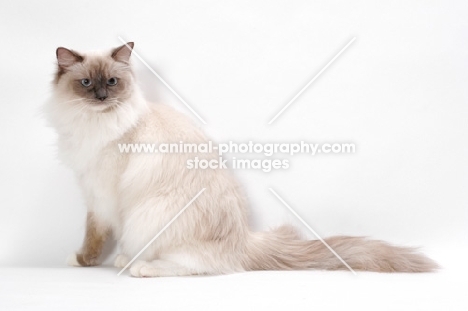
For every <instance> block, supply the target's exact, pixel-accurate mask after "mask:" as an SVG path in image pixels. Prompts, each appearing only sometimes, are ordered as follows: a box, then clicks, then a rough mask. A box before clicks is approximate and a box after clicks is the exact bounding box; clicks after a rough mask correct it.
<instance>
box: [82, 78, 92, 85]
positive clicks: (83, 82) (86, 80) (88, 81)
mask: <svg viewBox="0 0 468 311" xmlns="http://www.w3.org/2000/svg"><path fill="white" fill-rule="evenodd" d="M81 84H82V85H83V86H85V87H88V86H90V85H91V80H89V79H83V80H81Z"/></svg>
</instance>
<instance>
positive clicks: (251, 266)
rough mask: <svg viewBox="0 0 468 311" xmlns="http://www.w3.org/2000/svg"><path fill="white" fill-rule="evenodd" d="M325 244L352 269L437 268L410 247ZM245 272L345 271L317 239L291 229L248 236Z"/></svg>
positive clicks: (343, 240) (352, 241) (343, 241)
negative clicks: (308, 237) (302, 237)
mask: <svg viewBox="0 0 468 311" xmlns="http://www.w3.org/2000/svg"><path fill="white" fill-rule="evenodd" d="M325 242H327V244H328V245H329V246H330V247H331V248H332V249H333V250H334V251H335V252H336V253H337V254H338V255H340V257H341V258H342V259H343V260H344V261H345V262H346V263H347V264H348V265H349V266H350V267H351V268H353V270H366V271H376V272H430V271H434V270H435V269H437V268H438V265H437V264H436V263H435V262H434V261H433V260H431V259H429V258H428V257H426V256H424V255H423V254H420V253H417V252H416V250H415V249H414V248H408V247H398V246H392V245H390V244H388V243H385V242H382V241H375V240H368V239H366V238H363V237H347V236H336V237H331V238H327V239H325ZM247 253H248V254H247V257H248V262H247V263H246V266H247V267H245V268H246V269H247V270H299V269H327V270H339V269H346V266H345V265H344V264H343V263H342V262H341V261H340V260H339V259H338V258H337V257H336V256H335V255H334V254H333V253H332V252H331V251H330V250H329V249H328V248H327V247H326V246H325V245H324V244H323V243H322V242H321V241H318V240H313V241H307V240H301V239H300V237H299V235H298V234H297V232H296V230H295V229H294V228H293V227H289V226H283V227H280V228H278V229H276V230H274V231H270V232H259V233H252V235H251V238H250V240H249V243H248V246H247Z"/></svg>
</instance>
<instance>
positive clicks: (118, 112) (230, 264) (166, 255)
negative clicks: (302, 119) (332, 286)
mask: <svg viewBox="0 0 468 311" xmlns="http://www.w3.org/2000/svg"><path fill="white" fill-rule="evenodd" d="M132 49H133V43H132V42H130V43H128V44H127V45H123V46H120V47H118V48H115V49H112V50H111V51H105V52H101V53H95V52H94V53H78V52H75V51H72V50H69V49H66V48H58V49H57V60H58V66H57V73H56V77H55V80H54V83H53V86H54V87H53V89H54V91H53V99H52V100H51V101H50V102H49V103H47V105H46V112H47V116H48V119H49V120H50V122H51V124H52V125H53V126H54V127H55V129H56V130H57V133H58V146H59V154H60V158H61V160H62V161H63V162H64V163H66V164H67V165H68V166H69V167H71V168H72V169H73V170H74V171H75V173H76V176H77V179H78V181H79V184H80V187H81V189H82V192H83V195H84V197H85V199H86V203H87V208H88V216H87V229H86V236H85V239H84V243H83V246H82V248H81V250H80V251H79V252H78V253H77V254H74V255H73V256H72V257H71V258H70V260H69V263H70V264H71V265H77V266H92V265H97V264H98V263H99V261H98V259H99V255H100V254H101V250H102V247H103V245H104V242H105V240H106V239H107V238H108V237H110V236H113V238H115V239H116V240H117V241H118V246H119V248H120V251H121V255H119V256H118V257H117V259H116V262H115V264H116V266H118V267H124V266H125V265H126V264H127V263H128V262H129V259H131V258H133V257H134V256H135V255H136V254H137V253H138V252H139V251H140V250H141V249H143V247H144V246H145V245H146V244H147V243H148V242H149V241H150V240H151V239H152V238H153V237H154V236H155V235H156V234H157V233H158V232H159V231H160V230H161V229H162V228H163V227H164V226H165V225H166V224H167V223H168V222H169V221H170V220H171V219H172V218H173V217H174V216H175V215H176V214H177V213H178V212H179V211H180V210H181V209H182V208H183V207H184V206H185V205H186V204H187V203H188V202H189V201H190V200H191V199H192V198H193V197H194V196H195V195H196V194H197V193H198V192H199V191H200V190H201V189H203V188H206V190H205V191H204V192H203V193H202V194H201V195H200V196H199V197H198V198H197V199H196V200H195V201H194V202H193V204H192V205H191V206H190V207H189V208H188V209H187V210H186V211H185V212H184V213H183V214H182V215H181V216H180V217H179V218H178V219H177V220H176V221H175V222H174V223H173V224H172V225H171V226H170V227H169V228H168V229H167V230H166V231H164V233H163V234H162V235H161V236H159V238H158V239H157V240H156V241H154V243H152V244H151V245H150V246H149V247H148V248H147V249H146V250H145V251H144V252H143V253H142V254H141V256H140V257H139V260H138V261H135V262H134V263H133V264H132V265H131V268H130V273H131V275H132V276H136V277H156V276H176V275H194V274H222V273H232V272H240V271H248V270H259V269H263V270H269V269H271V270H273V269H275V270H278V269H284V270H287V269H345V266H344V265H343V264H342V263H341V261H340V260H339V259H338V258H336V257H335V256H334V255H333V254H332V253H331V252H330V251H329V250H328V249H327V248H326V247H325V246H324V245H323V244H322V243H321V242H320V241H309V240H303V239H301V238H300V236H299V235H298V234H297V233H296V230H295V229H294V228H292V227H288V226H284V227H280V228H278V229H276V230H273V231H270V232H252V231H250V230H249V228H248V225H247V216H246V215H247V207H248V206H247V202H246V198H245V196H244V194H243V193H242V191H241V189H240V188H239V186H238V184H237V182H236V181H235V179H234V178H233V176H232V175H231V173H230V172H229V170H225V169H208V170H193V169H192V170H189V169H187V167H186V161H187V159H189V158H190V159H191V158H194V157H195V156H198V157H199V158H206V159H211V158H213V159H215V158H217V155H216V154H163V153H153V154H146V153H141V154H135V153H134V154H129V153H120V152H119V148H118V144H119V143H127V144H128V143H136V144H138V143H173V142H176V143H177V142H179V141H183V142H187V143H204V142H206V141H207V138H206V137H205V135H204V134H203V133H202V131H201V130H200V129H199V128H197V127H196V126H194V125H193V124H192V122H191V121H190V120H189V119H188V118H186V117H185V116H184V115H183V114H181V113H179V112H177V111H175V110H173V109H171V108H170V107H167V106H164V105H152V104H150V103H148V102H147V101H146V100H145V99H144V98H143V96H142V92H141V91H140V89H139V88H138V86H137V84H136V82H135V76H134V74H133V72H132V68H131V66H130V62H129V59H130V55H131V52H132ZM326 242H327V243H328V244H329V245H330V246H331V247H332V248H333V249H334V250H335V251H336V252H337V253H338V254H339V255H340V256H341V257H342V258H343V260H345V261H346V262H347V263H348V264H349V265H350V266H351V267H352V268H353V269H356V270H369V271H379V272H425V271H432V270H434V269H436V268H437V265H436V264H435V263H434V262H433V261H432V260H430V259H429V258H427V257H425V256H424V255H422V254H419V253H417V252H416V251H415V250H414V249H411V248H405V247H397V246H391V245H389V244H387V243H385V242H382V241H374V240H367V239H365V238H361V237H344V236H341V237H340V236H338V237H331V238H328V239H326Z"/></svg>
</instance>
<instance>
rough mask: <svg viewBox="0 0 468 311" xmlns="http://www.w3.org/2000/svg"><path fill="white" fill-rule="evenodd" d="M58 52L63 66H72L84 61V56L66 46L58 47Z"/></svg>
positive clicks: (58, 59)
mask: <svg viewBox="0 0 468 311" xmlns="http://www.w3.org/2000/svg"><path fill="white" fill-rule="evenodd" d="M56 54H57V62H58V65H59V67H62V68H66V67H70V66H71V65H74V64H76V63H78V62H82V61H83V56H81V55H79V54H78V53H76V52H74V51H72V50H69V49H66V48H62V47H59V48H57V51H56Z"/></svg>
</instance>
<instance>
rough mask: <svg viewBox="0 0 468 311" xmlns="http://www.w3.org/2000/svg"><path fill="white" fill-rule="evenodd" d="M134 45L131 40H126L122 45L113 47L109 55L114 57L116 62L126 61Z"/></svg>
mask: <svg viewBox="0 0 468 311" xmlns="http://www.w3.org/2000/svg"><path fill="white" fill-rule="evenodd" d="M134 45H135V44H134V43H133V42H127V43H125V44H124V45H122V46H119V47H118V48H115V49H113V50H112V55H111V56H112V58H113V59H115V60H116V61H117V62H123V63H128V60H129V59H130V55H131V54H132V51H133V46H134Z"/></svg>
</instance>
